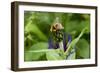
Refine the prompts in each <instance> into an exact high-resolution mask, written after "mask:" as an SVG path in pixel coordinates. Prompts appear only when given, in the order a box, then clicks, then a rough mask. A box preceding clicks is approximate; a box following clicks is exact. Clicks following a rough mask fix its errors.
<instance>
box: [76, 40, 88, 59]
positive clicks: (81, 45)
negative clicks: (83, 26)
mask: <svg viewBox="0 0 100 73" xmlns="http://www.w3.org/2000/svg"><path fill="white" fill-rule="evenodd" d="M77 48H78V49H77V57H82V58H85V59H86V58H90V47H89V43H88V42H87V40H85V39H80V40H79V42H78V43H77Z"/></svg>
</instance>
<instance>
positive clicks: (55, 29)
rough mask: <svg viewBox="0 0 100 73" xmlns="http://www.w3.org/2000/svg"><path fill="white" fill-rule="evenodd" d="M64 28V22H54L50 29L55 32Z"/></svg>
mask: <svg viewBox="0 0 100 73" xmlns="http://www.w3.org/2000/svg"><path fill="white" fill-rule="evenodd" d="M62 29H64V27H63V26H62V24H61V23H54V24H53V25H52V26H51V28H50V31H51V32H53V31H54V32H55V31H57V30H62Z"/></svg>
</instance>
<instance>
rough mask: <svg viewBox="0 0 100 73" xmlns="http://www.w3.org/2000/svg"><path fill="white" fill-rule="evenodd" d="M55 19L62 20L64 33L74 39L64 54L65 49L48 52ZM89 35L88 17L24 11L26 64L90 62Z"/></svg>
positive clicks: (84, 15)
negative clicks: (66, 61)
mask: <svg viewBox="0 0 100 73" xmlns="http://www.w3.org/2000/svg"><path fill="white" fill-rule="evenodd" d="M56 17H58V18H59V22H60V23H61V24H62V25H63V26H64V32H66V33H67V34H70V35H71V36H72V42H71V43H70V44H69V46H68V48H67V50H66V51H65V52H64V50H63V48H59V49H54V48H53V49H48V39H49V36H50V35H51V34H50V27H51V25H52V24H53V23H54V21H55V18H56ZM89 35H90V15H89V14H77V13H57V12H35V11H34V12H33V11H25V13H24V48H25V51H24V60H25V61H43V60H65V59H67V60H68V59H86V58H90V38H89V37H90V36H89ZM67 40H68V39H67ZM67 42H68V41H67ZM66 45H67V44H66ZM75 48H76V49H75ZM70 53H72V54H70Z"/></svg>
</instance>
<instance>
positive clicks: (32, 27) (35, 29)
mask: <svg viewBox="0 0 100 73" xmlns="http://www.w3.org/2000/svg"><path fill="white" fill-rule="evenodd" d="M25 32H27V33H30V32H33V33H34V34H35V35H36V36H37V37H38V38H39V39H41V40H43V41H47V37H46V36H45V34H43V32H41V30H40V29H39V28H38V27H37V26H36V24H32V21H30V22H29V23H28V24H27V25H26V26H25Z"/></svg>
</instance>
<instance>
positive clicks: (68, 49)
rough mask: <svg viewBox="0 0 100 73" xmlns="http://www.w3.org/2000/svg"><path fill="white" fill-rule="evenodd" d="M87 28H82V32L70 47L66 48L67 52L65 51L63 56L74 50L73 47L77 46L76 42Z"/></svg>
mask: <svg viewBox="0 0 100 73" xmlns="http://www.w3.org/2000/svg"><path fill="white" fill-rule="evenodd" d="M86 29H87V28H84V29H83V30H82V32H81V33H80V35H79V36H78V37H77V38H75V39H74V40H73V41H72V42H71V43H70V45H69V46H68V48H67V50H66V51H65V54H66V55H68V52H69V51H71V49H72V48H74V46H75V45H76V44H77V42H78V41H79V39H80V38H81V37H82V35H83V34H84V32H85V31H86Z"/></svg>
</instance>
